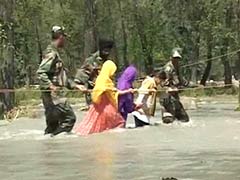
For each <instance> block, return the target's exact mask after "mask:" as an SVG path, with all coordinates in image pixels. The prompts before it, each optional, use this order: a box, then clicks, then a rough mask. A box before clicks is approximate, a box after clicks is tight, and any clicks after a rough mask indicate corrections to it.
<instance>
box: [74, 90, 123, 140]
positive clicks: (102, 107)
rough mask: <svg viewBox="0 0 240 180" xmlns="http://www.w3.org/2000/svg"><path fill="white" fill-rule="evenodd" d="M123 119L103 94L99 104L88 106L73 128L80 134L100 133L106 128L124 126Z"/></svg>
mask: <svg viewBox="0 0 240 180" xmlns="http://www.w3.org/2000/svg"><path fill="white" fill-rule="evenodd" d="M124 123H125V121H124V119H123V118H122V116H121V115H120V114H119V112H118V110H117V108H116V107H115V106H114V105H112V104H111V102H110V100H109V99H108V97H107V96H106V95H105V94H103V95H102V97H101V102H100V103H99V104H93V105H91V106H90V109H89V111H88V112H87V114H86V116H85V117H84V118H83V120H82V121H81V122H80V123H79V124H78V125H77V126H76V127H75V128H74V131H75V132H76V133H77V134H79V135H82V136H85V135H88V134H93V133H100V132H103V131H106V130H110V129H114V128H117V127H119V128H121V127H124Z"/></svg>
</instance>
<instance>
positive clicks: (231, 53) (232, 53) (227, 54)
mask: <svg viewBox="0 0 240 180" xmlns="http://www.w3.org/2000/svg"><path fill="white" fill-rule="evenodd" d="M238 52H240V49H238V50H236V51H232V52H230V53H226V54H223V55H220V56H215V57H213V58H210V59H205V60H200V61H198V62H195V63H190V64H186V65H182V66H181V67H182V68H183V67H190V66H195V65H198V64H201V63H204V62H208V61H213V60H219V58H222V57H225V56H229V55H234V54H237V53H238Z"/></svg>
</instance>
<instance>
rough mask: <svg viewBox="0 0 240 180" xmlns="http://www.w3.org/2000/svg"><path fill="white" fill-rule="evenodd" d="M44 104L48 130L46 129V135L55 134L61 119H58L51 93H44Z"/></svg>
mask: <svg viewBox="0 0 240 180" xmlns="http://www.w3.org/2000/svg"><path fill="white" fill-rule="evenodd" d="M42 102H43V106H44V109H45V118H46V126H47V127H46V129H45V135H46V134H51V133H53V132H54V131H55V130H56V129H57V127H58V125H59V119H58V115H57V114H58V113H57V111H56V109H55V105H54V104H53V102H52V99H51V95H50V93H45V92H44V93H42Z"/></svg>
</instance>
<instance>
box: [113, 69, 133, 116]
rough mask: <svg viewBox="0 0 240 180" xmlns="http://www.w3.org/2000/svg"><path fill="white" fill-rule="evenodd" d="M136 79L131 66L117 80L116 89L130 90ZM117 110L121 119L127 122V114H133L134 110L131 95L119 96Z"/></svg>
mask: <svg viewBox="0 0 240 180" xmlns="http://www.w3.org/2000/svg"><path fill="white" fill-rule="evenodd" d="M136 77H137V69H136V68H135V67H134V66H133V65H130V66H128V67H127V68H126V69H125V70H124V72H123V73H122V75H121V76H120V78H119V79H118V84H117V88H118V89H119V90H127V89H130V88H132V87H133V85H132V83H133V82H134V80H135V79H136ZM118 108H119V112H120V113H121V115H122V116H123V118H124V119H125V120H127V115H128V113H131V112H133V111H134V108H135V104H134V97H133V94H131V93H128V94H124V95H121V96H119V102H118Z"/></svg>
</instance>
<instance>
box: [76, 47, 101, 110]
mask: <svg viewBox="0 0 240 180" xmlns="http://www.w3.org/2000/svg"><path fill="white" fill-rule="evenodd" d="M102 64H103V60H102V58H101V57H100V52H99V51H97V52H95V53H93V54H92V55H91V56H90V57H88V58H87V59H86V60H85V62H84V64H83V65H82V67H81V68H80V69H78V70H77V73H76V76H75V80H74V81H75V83H77V84H81V85H84V86H85V87H86V88H87V89H93V87H94V83H95V80H96V78H97V76H98V74H99V71H100V70H101V67H102ZM85 98H86V102H87V105H90V104H91V103H92V98H91V94H90V93H86V94H85Z"/></svg>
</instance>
